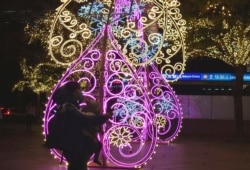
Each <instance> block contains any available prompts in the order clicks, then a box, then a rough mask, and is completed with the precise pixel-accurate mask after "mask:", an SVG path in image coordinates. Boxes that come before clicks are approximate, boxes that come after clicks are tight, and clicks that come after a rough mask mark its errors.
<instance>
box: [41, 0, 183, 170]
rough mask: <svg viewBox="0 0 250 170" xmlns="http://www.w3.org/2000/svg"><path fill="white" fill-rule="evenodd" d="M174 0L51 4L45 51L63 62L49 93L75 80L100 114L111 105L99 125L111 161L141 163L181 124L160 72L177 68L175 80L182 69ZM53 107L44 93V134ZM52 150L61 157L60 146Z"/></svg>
mask: <svg viewBox="0 0 250 170" xmlns="http://www.w3.org/2000/svg"><path fill="white" fill-rule="evenodd" d="M179 5H180V3H179V2H178V1H176V0H170V1H167V2H165V1H127V0H117V1H114V2H111V1H95V2H92V3H90V2H85V1H71V0H69V1H65V2H64V3H63V4H62V5H61V6H60V7H58V9H57V14H56V15H55V20H54V23H53V25H52V29H51V33H50V36H49V53H50V55H51V56H52V59H53V60H54V61H56V62H57V63H58V64H61V65H69V68H68V69H67V71H66V72H65V73H64V75H63V76H62V78H61V79H60V80H59V82H58V83H57V84H56V85H55V87H54V90H53V91H52V95H53V92H54V91H55V90H56V89H57V88H58V87H60V86H62V85H63V84H64V83H65V82H67V81H69V80H75V81H78V82H79V83H80V85H81V87H82V94H83V96H84V97H85V98H92V99H95V100H98V101H100V103H101V104H102V106H101V107H102V108H101V109H102V111H103V113H104V114H105V113H106V112H110V111H112V112H113V118H112V119H111V120H109V123H107V124H106V125H105V126H104V135H103V151H104V153H105V155H106V157H107V159H108V160H109V161H111V162H112V163H115V164H116V165H118V166H122V167H141V166H142V165H144V164H146V162H147V161H148V160H149V159H151V157H152V155H153V154H155V153H156V152H155V148H156V146H157V142H159V141H164V142H169V141H172V140H173V139H174V138H175V137H176V136H177V135H178V133H179V131H180V128H181V123H182V111H181V107H180V104H179V101H178V98H177V96H176V95H175V93H174V91H173V90H172V88H171V87H170V86H169V84H168V83H167V81H166V80H165V79H164V77H163V76H162V75H163V74H167V75H173V74H177V75H178V76H177V77H176V79H174V80H173V79H169V80H168V81H176V80H178V78H179V77H180V75H181V74H183V71H184V66H185V54H184V37H185V26H184V25H185V20H183V19H182V18H181V14H180V12H179V9H178V6H179ZM176 56H177V58H176ZM159 68H160V69H159ZM52 95H51V96H52ZM81 105H82V106H83V107H84V103H83V104H81ZM56 109H57V107H56V104H55V103H54V102H53V100H52V99H51V97H50V98H49V100H48V103H47V105H46V110H45V114H44V115H45V116H44V126H43V127H44V135H45V136H46V135H47V134H49V131H48V123H49V121H50V119H51V118H52V117H53V115H54V114H56ZM51 152H52V154H54V155H55V157H56V158H61V153H60V152H59V151H57V150H51Z"/></svg>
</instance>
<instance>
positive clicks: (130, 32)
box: [49, 0, 186, 81]
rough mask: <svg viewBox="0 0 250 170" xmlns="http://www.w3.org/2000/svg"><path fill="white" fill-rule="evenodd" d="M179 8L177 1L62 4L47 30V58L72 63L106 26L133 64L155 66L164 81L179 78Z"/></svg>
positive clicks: (181, 56) (182, 36) (182, 33)
mask: <svg viewBox="0 0 250 170" xmlns="http://www.w3.org/2000/svg"><path fill="white" fill-rule="evenodd" d="M179 6H180V3H179V2H178V1H177V0H168V1H163V0H150V1H128V0H115V1H114V2H113V3H112V2H111V1H99V0H97V1H93V2H87V1H72V0H68V1H65V2H64V3H63V4H62V5H61V6H60V7H59V8H58V9H57V11H58V12H57V15H56V17H55V22H54V24H53V25H52V28H51V34H50V37H49V51H50V55H51V56H52V59H53V60H54V61H56V62H58V63H59V64H62V65H70V64H71V63H72V62H73V61H74V60H75V59H76V58H77V57H78V56H79V55H80V54H81V53H82V51H83V49H86V48H87V47H88V44H89V43H90V42H92V41H93V39H94V37H95V36H96V35H97V34H98V33H99V32H100V31H101V30H102V28H103V27H104V26H105V25H106V24H108V25H110V26H111V28H112V32H113V35H114V37H115V41H117V47H118V48H119V49H120V50H121V51H122V53H123V55H124V56H125V57H126V59H127V60H128V61H129V62H130V64H131V65H133V66H145V65H147V64H149V63H155V64H157V65H160V66H161V70H160V72H161V74H165V75H167V76H166V77H165V78H166V79H167V80H168V81H174V80H177V79H178V78H179V76H180V75H181V74H182V73H183V71H184V68H185V49H184V39H185V35H186V27H185V24H186V21H185V20H184V19H182V15H181V14H180V10H179V8H178V7H179ZM176 75H177V76H176ZM171 76H172V77H171ZM173 76H174V77H175V78H174V79H173ZM168 77H171V79H170V78H168Z"/></svg>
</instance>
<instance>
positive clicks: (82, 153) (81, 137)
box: [52, 81, 112, 170]
mask: <svg viewBox="0 0 250 170" xmlns="http://www.w3.org/2000/svg"><path fill="white" fill-rule="evenodd" d="M52 99H53V101H54V102H55V103H57V104H58V105H59V113H60V116H62V117H63V129H62V131H63V133H62V134H63V147H62V151H63V155H64V156H65V158H66V160H67V162H68V170H87V163H88V161H89V159H90V157H91V155H93V153H94V152H95V150H96V143H95V141H94V139H93V138H92V137H90V136H88V135H87V134H86V133H84V132H88V130H89V129H92V128H94V127H95V126H99V125H102V124H104V123H105V122H106V121H107V120H108V119H109V118H111V116H112V115H111V114H105V115H103V114H101V115H86V114H84V113H83V112H82V111H81V110H80V103H81V101H82V99H83V96H82V93H81V89H80V85H79V83H77V82H74V81H70V82H67V83H66V84H64V85H63V86H62V87H60V88H58V89H57V90H56V91H55V92H54V94H53V96H52Z"/></svg>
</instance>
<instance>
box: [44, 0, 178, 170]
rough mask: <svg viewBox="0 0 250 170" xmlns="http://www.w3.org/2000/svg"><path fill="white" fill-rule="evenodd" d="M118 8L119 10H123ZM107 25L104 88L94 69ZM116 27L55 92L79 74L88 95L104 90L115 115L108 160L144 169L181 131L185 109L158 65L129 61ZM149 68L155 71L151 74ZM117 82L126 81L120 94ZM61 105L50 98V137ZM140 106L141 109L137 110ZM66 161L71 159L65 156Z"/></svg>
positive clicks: (106, 143)
mask: <svg viewBox="0 0 250 170" xmlns="http://www.w3.org/2000/svg"><path fill="white" fill-rule="evenodd" d="M126 2H127V1H126ZM120 3H125V2H123V1H121V2H120ZM117 10H118V11H119V9H117ZM137 15H138V16H136V17H137V18H138V17H140V12H139V11H138V12H137ZM139 27H140V25H139ZM104 29H108V39H109V41H110V42H109V43H110V44H112V48H110V49H106V53H105V64H104V65H105V69H104V72H103V73H104V80H105V82H106V83H105V84H104V86H103V87H98V84H99V81H98V79H97V77H96V75H95V74H94V73H93V70H94V68H96V67H97V63H98V61H99V60H100V59H101V57H103V56H102V54H101V52H100V48H99V47H98V46H100V44H99V43H100V42H102V41H105V40H103V38H104V35H103V34H104ZM111 30H112V29H111V28H110V27H109V26H106V27H104V28H103V31H102V32H100V33H99V35H98V36H97V37H96V38H95V40H94V41H93V43H91V44H90V46H89V47H88V48H87V49H86V50H85V51H84V52H83V53H82V54H81V55H80V56H79V58H78V59H77V60H76V61H75V62H74V63H73V64H72V65H71V66H70V67H69V68H68V70H67V71H66V72H65V74H64V75H63V76H62V78H61V79H60V80H59V82H58V83H57V85H56V86H55V88H54V90H53V92H52V95H53V93H54V91H55V90H56V89H57V88H58V87H60V86H62V85H63V84H64V83H65V82H67V81H68V80H72V77H77V76H75V75H79V74H81V76H80V77H78V79H77V81H78V82H79V83H81V82H83V81H85V82H87V83H89V84H90V87H91V88H89V89H87V90H86V89H85V90H83V91H82V93H83V96H84V97H86V98H88V97H89V98H92V99H95V100H97V99H98V94H96V90H97V89H98V88H103V89H104V97H103V99H102V101H103V112H104V113H105V112H106V110H107V108H108V107H110V108H112V111H113V112H114V113H115V114H114V117H113V119H112V120H110V121H109V124H107V125H105V127H104V129H105V134H104V137H103V146H104V148H103V151H104V153H105V155H106V157H107V159H109V160H110V161H112V162H113V163H115V164H116V165H118V166H122V167H140V166H141V165H142V164H144V163H145V162H146V161H147V160H148V159H149V158H150V157H151V156H152V154H153V153H154V150H155V147H156V143H157V142H158V141H167V142H168V141H171V140H172V139H174V138H175V137H176V136H177V135H178V132H179V130H180V128H181V123H182V113H181V108H180V105H179V102H178V99H177V97H176V95H175V93H174V91H173V90H172V88H171V87H170V86H169V85H168V83H167V82H166V81H165V80H164V78H163V77H162V75H161V74H160V73H159V71H158V70H157V68H156V67H155V66H154V64H151V65H148V66H146V67H145V66H140V67H138V68H136V69H135V68H134V67H133V66H131V65H130V64H129V63H128V62H126V59H125V57H124V56H123V55H122V53H121V52H120V51H119V49H118V48H117V46H118V44H116V42H117V41H116V40H115V38H114V36H113V34H112V31H111ZM114 68H115V69H114ZM148 70H150V71H149V72H148ZM124 77H125V82H124V79H123V78H124ZM128 77H129V78H128ZM113 82H119V83H120V85H121V87H120V89H118V91H119V92H117V91H116V92H113V91H112V84H113ZM148 83H150V84H151V86H150V87H149V86H147V85H148ZM137 94H139V95H137ZM52 95H51V96H52ZM114 101H115V102H114ZM166 103H167V104H166ZM83 105H84V104H83ZM56 107H57V106H56V104H55V103H54V102H53V100H52V99H51V97H50V98H49V101H48V103H47V105H46V110H45V116H44V134H45V136H46V135H48V134H49V131H48V123H49V121H50V119H51V118H52V117H53V114H54V112H55V111H56ZM134 108H136V109H135V110H133V109H134ZM120 113H122V115H121V114H120ZM158 115H161V116H162V117H161V118H163V119H164V120H165V121H164V122H165V123H164V122H163V125H161V126H158V125H157V122H156V121H157V116H158ZM124 131H126V132H127V133H126V135H127V136H125V137H128V136H129V137H128V138H130V139H116V140H117V141H115V137H116V134H118V135H117V136H119V133H121V132H124ZM121 135H123V134H120V136H121ZM111 138H112V139H113V140H112V141H111V140H110V139H111ZM118 141H120V142H118ZM145 143H146V144H145ZM51 151H52V153H53V154H54V155H55V156H56V157H57V158H58V159H60V158H61V152H60V151H58V150H55V149H52V150H51ZM63 160H64V161H65V159H64V158H63Z"/></svg>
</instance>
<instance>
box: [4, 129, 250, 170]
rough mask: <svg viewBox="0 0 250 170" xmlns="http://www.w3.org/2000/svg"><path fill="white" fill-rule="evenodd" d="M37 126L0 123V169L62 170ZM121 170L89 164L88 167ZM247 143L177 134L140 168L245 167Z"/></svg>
mask: <svg viewBox="0 0 250 170" xmlns="http://www.w3.org/2000/svg"><path fill="white" fill-rule="evenodd" d="M42 139H43V137H42V134H41V127H40V126H39V125H36V126H35V127H33V132H32V133H27V132H26V130H25V126H24V125H23V124H18V125H16V124H8V125H1V126H0V170H66V167H65V166H64V165H61V164H59V163H58V160H56V159H53V158H52V156H51V155H50V153H49V152H48V150H47V149H45V148H43V147H42V143H43V141H42ZM97 169H103V170H114V169H116V170H124V169H125V168H118V167H112V168H109V167H102V168H101V167H99V168H98V167H89V170H97ZM249 169H250V142H249V141H246V140H242V141H239V140H234V139H233V138H225V137H223V138H218V137H217V138H215V137H212V138H210V137H208V136H207V137H205V138H203V137H201V136H199V137H198V136H193V137H191V136H182V135H181V134H180V136H179V137H178V138H177V139H176V140H175V141H174V142H172V143H171V144H168V145H166V144H164V145H162V144H160V146H159V148H158V149H157V153H156V155H155V156H154V157H153V159H152V160H151V161H150V162H149V163H148V164H147V165H145V166H144V167H143V168H142V170H249Z"/></svg>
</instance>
